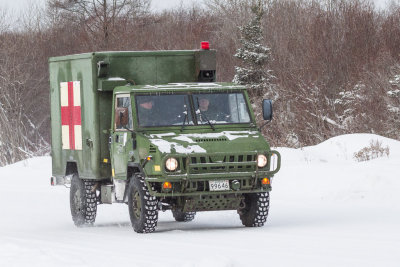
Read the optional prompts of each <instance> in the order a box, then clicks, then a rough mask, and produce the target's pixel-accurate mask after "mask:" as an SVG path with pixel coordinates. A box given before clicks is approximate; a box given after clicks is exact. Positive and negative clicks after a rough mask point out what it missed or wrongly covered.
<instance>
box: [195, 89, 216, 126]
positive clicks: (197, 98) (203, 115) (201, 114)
mask: <svg viewBox="0 0 400 267" xmlns="http://www.w3.org/2000/svg"><path fill="white" fill-rule="evenodd" d="M196 101H197V110H196V114H200V120H201V121H203V120H202V117H204V119H205V120H206V121H207V123H208V124H209V125H210V127H211V129H213V131H215V127H214V125H212V123H211V122H210V121H209V120H208V118H207V116H206V114H203V113H202V112H201V110H200V104H199V97H198V96H196Z"/></svg>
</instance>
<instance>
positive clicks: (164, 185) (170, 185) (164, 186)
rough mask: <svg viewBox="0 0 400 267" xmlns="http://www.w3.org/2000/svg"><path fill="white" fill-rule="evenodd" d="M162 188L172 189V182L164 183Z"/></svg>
mask: <svg viewBox="0 0 400 267" xmlns="http://www.w3.org/2000/svg"><path fill="white" fill-rule="evenodd" d="M162 187H163V189H172V184H171V183H170V182H164V183H163V185H162Z"/></svg>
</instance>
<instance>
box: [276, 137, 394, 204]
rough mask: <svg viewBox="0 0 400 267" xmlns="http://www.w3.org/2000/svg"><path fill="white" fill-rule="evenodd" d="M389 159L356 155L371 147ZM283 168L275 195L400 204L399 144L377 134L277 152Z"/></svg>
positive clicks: (277, 178) (332, 139) (333, 140)
mask: <svg viewBox="0 0 400 267" xmlns="http://www.w3.org/2000/svg"><path fill="white" fill-rule="evenodd" d="M377 142H378V143H379V144H380V146H381V147H383V148H388V151H389V155H386V154H383V155H382V156H381V157H378V158H375V159H371V160H368V161H361V162H360V161H358V160H357V158H356V157H355V154H356V153H357V152H359V151H360V150H362V149H363V148H366V147H370V145H371V143H374V144H376V143H377ZM277 150H278V151H280V152H281V154H282V168H281V171H280V172H279V173H278V174H277V175H276V178H275V180H274V188H273V193H272V194H273V195H274V196H278V195H279V196H280V197H288V198H297V199H299V200H304V199H315V198H319V199H325V200H334V201H337V200H351V199H353V200H361V199H363V200H367V201H368V200H372V201H384V202H391V201H399V200H400V194H399V193H398V192H399V190H400V142H399V141H396V140H393V139H389V138H385V137H382V136H379V135H374V134H349V135H342V136H338V137H334V138H331V139H329V140H327V141H325V142H323V143H321V144H318V145H316V146H310V147H304V148H302V149H290V148H277Z"/></svg>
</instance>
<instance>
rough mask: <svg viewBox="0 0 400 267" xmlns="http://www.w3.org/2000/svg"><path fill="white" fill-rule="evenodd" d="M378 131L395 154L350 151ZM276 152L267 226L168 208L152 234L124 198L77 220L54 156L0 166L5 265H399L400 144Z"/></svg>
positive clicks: (343, 139) (231, 215)
mask: <svg viewBox="0 0 400 267" xmlns="http://www.w3.org/2000/svg"><path fill="white" fill-rule="evenodd" d="M377 139H379V140H380V141H381V142H382V145H383V146H389V148H390V155H389V157H382V158H378V159H374V160H371V161H367V162H357V161H355V160H354V159H353V153H354V152H356V151H359V150H360V149H361V148H363V147H365V146H368V145H369V142H370V140H377ZM278 150H279V151H281V152H282V156H283V160H282V162H283V166H282V170H281V172H279V173H278V174H277V175H276V177H275V178H274V181H273V191H272V193H271V208H270V215H269V218H268V221H267V224H266V225H265V226H264V227H261V228H245V227H242V225H241V223H240V220H239V217H238V215H237V213H236V212H235V211H226V212H201V213H198V214H197V215H196V218H195V220H194V221H192V222H189V223H177V222H175V221H174V219H173V217H172V214H171V213H170V212H165V213H162V212H161V213H160V219H159V223H158V227H157V230H156V232H155V233H152V234H136V233H135V232H134V231H133V230H132V228H131V226H130V222H129V215H128V209H127V206H126V205H125V204H113V205H101V206H99V207H98V215H97V219H96V223H95V225H94V227H87V228H76V227H75V226H74V225H73V223H72V220H71V218H70V211H69V191H68V189H66V188H64V187H50V185H49V177H50V176H51V160H50V158H49V157H42V158H34V159H30V160H27V161H24V162H19V163H16V164H14V165H10V166H6V167H3V168H0V214H1V218H0V266H120V265H127V266H306V265H307V266H400V249H399V248H400V142H398V141H394V140H390V139H386V138H383V137H379V136H376V135H366V134H362V135H346V136H340V137H336V138H333V139H330V140H328V141H326V142H324V143H322V144H319V145H317V146H314V147H306V148H303V149H298V150H294V149H288V148H278Z"/></svg>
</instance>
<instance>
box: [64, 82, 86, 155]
mask: <svg viewBox="0 0 400 267" xmlns="http://www.w3.org/2000/svg"><path fill="white" fill-rule="evenodd" d="M60 97H61V135H62V148H63V149H71V150H81V149H82V121H81V92H80V82H62V83H61V84H60Z"/></svg>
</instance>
